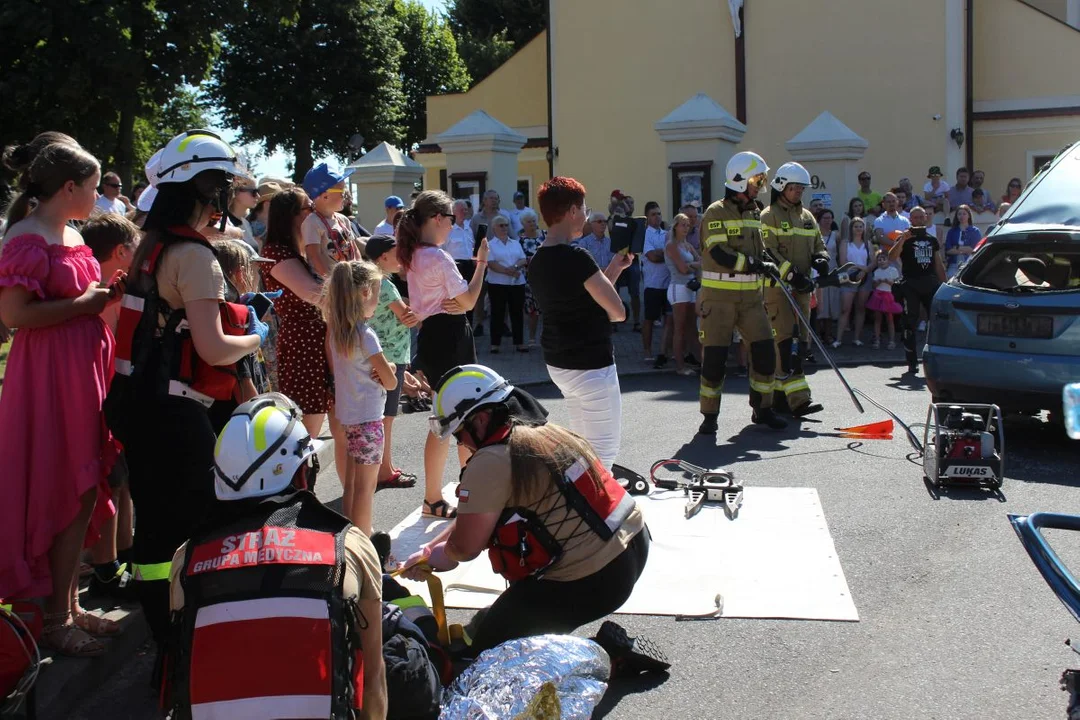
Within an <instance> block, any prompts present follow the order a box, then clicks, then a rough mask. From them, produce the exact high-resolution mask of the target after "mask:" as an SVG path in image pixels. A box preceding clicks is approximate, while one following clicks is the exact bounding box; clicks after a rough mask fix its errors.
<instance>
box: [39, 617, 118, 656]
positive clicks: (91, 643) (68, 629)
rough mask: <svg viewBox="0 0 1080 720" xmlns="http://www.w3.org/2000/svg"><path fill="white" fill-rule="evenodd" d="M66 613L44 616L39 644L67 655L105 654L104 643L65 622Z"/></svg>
mask: <svg viewBox="0 0 1080 720" xmlns="http://www.w3.org/2000/svg"><path fill="white" fill-rule="evenodd" d="M67 619H68V613H59V614H57V615H46V616H45V627H43V628H42V630H41V644H42V645H44V646H45V647H46V648H47V649H49V650H52V651H53V652H55V653H58V654H60V655H67V656H69V657H80V658H89V657H99V656H101V655H104V654H105V643H103V642H101V641H100V640H98V639H97V638H95V637H92V636H91V635H89V634H88V633H87V632H86V631H85V630H82V629H80V628H78V627H76V626H75V624H74V623H69V622H67Z"/></svg>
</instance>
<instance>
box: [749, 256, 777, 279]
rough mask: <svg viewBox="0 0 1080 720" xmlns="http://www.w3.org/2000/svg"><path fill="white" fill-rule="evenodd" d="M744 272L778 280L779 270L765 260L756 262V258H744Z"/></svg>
mask: <svg viewBox="0 0 1080 720" xmlns="http://www.w3.org/2000/svg"><path fill="white" fill-rule="evenodd" d="M746 271H747V272H749V273H752V274H754V275H768V276H769V277H771V278H774V279H777V280H778V279H780V268H778V267H776V264H775V263H771V262H768V261H766V260H758V259H757V258H756V257H751V256H749V255H747V256H746Z"/></svg>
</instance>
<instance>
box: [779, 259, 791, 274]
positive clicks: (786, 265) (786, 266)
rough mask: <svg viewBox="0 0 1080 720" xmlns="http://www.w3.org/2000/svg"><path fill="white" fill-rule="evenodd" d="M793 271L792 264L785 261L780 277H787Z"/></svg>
mask: <svg viewBox="0 0 1080 720" xmlns="http://www.w3.org/2000/svg"><path fill="white" fill-rule="evenodd" d="M790 270H791V262H790V261H788V260H785V261H784V262H783V263H781V265H780V277H787V274H788V272H789V271H790Z"/></svg>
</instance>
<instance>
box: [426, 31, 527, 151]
mask: <svg viewBox="0 0 1080 720" xmlns="http://www.w3.org/2000/svg"><path fill="white" fill-rule="evenodd" d="M475 110H486V111H487V113H488V114H489V115H491V116H492V117H494V118H495V119H496V120H499V121H500V122H502V123H504V124H506V125H509V126H510V127H512V128H530V127H538V126H543V127H544V128H545V131H544V133H543V135H541V136H540V137H543V136H544V135H546V134H547V132H546V128H547V121H548V117H547V33H546V32H542V33H540V34H539V35H538V36H536V38H534V39H533V40H532V41H531V42H530V43H529V44H528V45H526V46H525V47H523V48H521V49H520V50H519V51H518V52H517V53H515V54H514V56H513V57H511V58H510V59H509V60H507V61H506V62H505V63H504V64H503V65H502V66H501V67H500V68H499V69H498V70H496V71H495V72H493V73H491V74H490V75H488V76H487V77H486V78H484V79H483V80H482V81H480V83H479V84H478V85H476V86H475V87H473V88H472V89H471V90H469V91H468V92H465V93H455V94H452V95H431V96H428V99H427V132H428V137H429V138H430V137H431V136H433V135H437V134H439V133H441V132H443V131H444V130H448V129H449V128H450V126H452V125H454V124H455V123H457V122H458V121H459V120H461V119H462V118H464V117H465V116H466V115H468V114H470V113H472V112H474V111H475Z"/></svg>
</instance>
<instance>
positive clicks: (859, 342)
mask: <svg viewBox="0 0 1080 720" xmlns="http://www.w3.org/2000/svg"><path fill="white" fill-rule="evenodd" d="M862 346H863V341H862V340H856V341H855V347H862Z"/></svg>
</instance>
